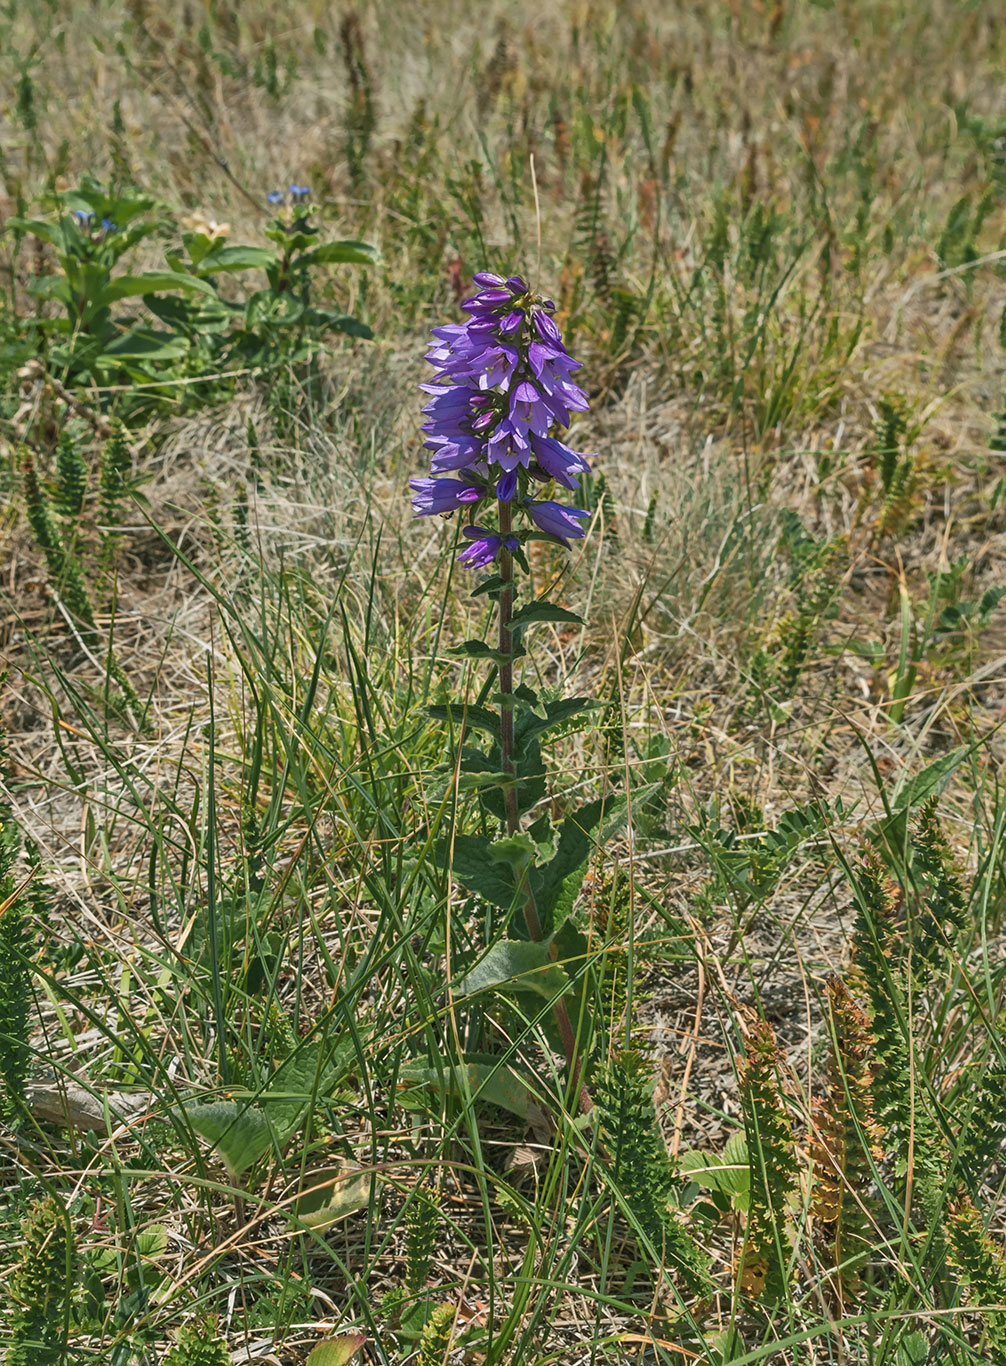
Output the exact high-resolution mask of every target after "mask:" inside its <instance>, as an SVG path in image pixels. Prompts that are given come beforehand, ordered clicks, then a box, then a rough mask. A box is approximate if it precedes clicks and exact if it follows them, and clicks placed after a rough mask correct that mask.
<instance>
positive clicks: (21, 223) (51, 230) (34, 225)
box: [5, 217, 66, 251]
mask: <svg viewBox="0 0 1006 1366" xmlns="http://www.w3.org/2000/svg"><path fill="white" fill-rule="evenodd" d="M5 226H6V227H8V228H14V229H16V230H19V231H21V232H30V233H31V235H32V236H33V237H38V238H39V239H40V240H41V241H43V242H48V243H49V245H50V246H51V247H56V248H57V250H59V251H62V250H63V248H64V246H65V245H66V244H65V243H64V241H63V233H62V231H61V230H60V229H59V228H58V227H56V225H55V224H54V223H46V222H45V221H44V219H41V218H17V217H14V218H8V219H7V222H6V224H5Z"/></svg>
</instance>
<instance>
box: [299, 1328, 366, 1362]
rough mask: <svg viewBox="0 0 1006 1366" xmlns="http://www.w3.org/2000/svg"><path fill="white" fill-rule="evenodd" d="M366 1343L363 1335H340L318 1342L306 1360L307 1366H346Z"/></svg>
mask: <svg viewBox="0 0 1006 1366" xmlns="http://www.w3.org/2000/svg"><path fill="white" fill-rule="evenodd" d="M366 1341H367V1339H366V1337H365V1336H364V1335H363V1333H340V1334H339V1336H338V1337H337V1338H329V1339H328V1340H327V1341H326V1342H319V1343H318V1345H317V1347H315V1349H314V1351H313V1352H311V1353H310V1354H309V1356H308V1358H307V1366H346V1362H347V1361H352V1359H353V1357H355V1356H356V1354H357V1352H358V1351H359V1350H360V1349H361V1347H363V1345H364V1343H365V1342H366Z"/></svg>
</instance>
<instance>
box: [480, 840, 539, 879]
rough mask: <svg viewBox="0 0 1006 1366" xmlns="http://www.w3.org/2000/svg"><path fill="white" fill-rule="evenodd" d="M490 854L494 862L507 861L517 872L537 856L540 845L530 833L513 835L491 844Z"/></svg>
mask: <svg viewBox="0 0 1006 1366" xmlns="http://www.w3.org/2000/svg"><path fill="white" fill-rule="evenodd" d="M488 854H489V857H490V858H491V859H492V861H493V863H506V864H508V865H509V866H510V867H511V868H512V869H513V870H514V873H515V874H517V873H519V872H520V871H521V870H523V869H524V868H526V867H527V865H528V864H529V863H530V862H531V860H532V859H533V858H536V857H537V854H538V846H537V845H536V844H535V842H534V840H533V839H532V838H531V836H530V835H511V836H509V838H507V839H502V840H496V842H495V843H494V844H490V846H489V849H488Z"/></svg>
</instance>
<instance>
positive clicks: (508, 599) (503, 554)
mask: <svg viewBox="0 0 1006 1366" xmlns="http://www.w3.org/2000/svg"><path fill="white" fill-rule="evenodd" d="M511 526H512V522H511V512H510V504H509V503H508V502H501V503H500V505H499V529H500V537H501V538H502V540H503V547H502V549H501V551H500V578H501V579H502V580H503V586H502V587H501V589H500V596H499V653H500V664H499V681H500V753H501V756H502V766H503V772H504V774H505V775H506V777H507V778H508V779H509V780H510V781H509V782H508V783H507V786H506V787H505V788H504V797H503V800H504V807H505V810H506V828H507V834H508V835H516V834H518V833H519V831H520V812H519V810H518V807H517V783H516V766H515V764H514V757H513V744H514V741H513V658H512V654H511V652H512V650H513V633H512V632H511V630H510V618H511V616H512V614H513V555H512V554H511V553H510V551H509V550H508V549H507V548H506V538H507V537H508V536H509V535H510V532H511ZM524 876H525V880H526V877H527V873H526V872H525V874H524ZM524 893H525V895H524V923H525V924H526V925H527V932H528V934H529V935H530V936H531V938H532V939H533V940H534V941H535V943H537V944H540V943H542V941H543V940H544V938H545V936H544V933H543V931H542V927H541V917H540V916H539V915H538V907H537V906H536V905H535V901H534V893H533V892H532V890H531V888H530V886H525V888H524ZM548 953H549V957H550V958H551V959H552V961H553V963H555V962H558V959H559V953H558V950H557V949H556V947H555V944H549V946H548ZM552 1012H553V1014H554V1016H555V1022H556V1025H557V1026H558V1029H559V1036H560V1038H561V1039H562V1048H563V1052H564V1053H565V1055H566V1063H567V1065H568V1067H569V1076H570V1078H571V1080H572V1084H573V1089H574V1090H575V1091H576V1092H577V1093H578V1098H579V1105H580V1109H581V1110H582V1111H583V1112H584V1113H586V1111H588V1110H591V1109H593V1106H594V1102H593V1101H592V1100H591V1098H590V1092H589V1091H588V1090H587V1088H586V1086H584V1085H583V1083H582V1082H581V1080H580V1058H579V1055H578V1052H577V1047H576V1036H575V1034H574V1033H573V1026H572V1024H571V1023H570V1019H569V1012H568V1011H567V1009H566V1003H565V1001H562V1000H557V1001H555V1002H553V1005H552Z"/></svg>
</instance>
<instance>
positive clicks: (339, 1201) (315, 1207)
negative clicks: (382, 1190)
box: [291, 1165, 373, 1232]
mask: <svg viewBox="0 0 1006 1366" xmlns="http://www.w3.org/2000/svg"><path fill="white" fill-rule="evenodd" d="M304 1184H305V1186H306V1190H305V1192H304V1194H303V1195H300V1196H298V1197H297V1200H296V1201H295V1202H294V1205H293V1210H292V1213H291V1221H292V1222H293V1223H296V1224H304V1225H306V1226H307V1227H308V1228H310V1229H314V1230H315V1231H316V1232H322V1231H323V1230H324V1229H327V1228H331V1227H332V1226H333V1224H337V1223H339V1222H340V1221H341V1220H343V1219H348V1218H349V1216H350V1215H351V1214H355V1213H356V1212H357V1211H358V1210H361V1209H366V1208H367V1206H368V1205H369V1204H370V1195H371V1189H372V1186H373V1178H372V1176H371V1173H370V1172H366V1171H359V1170H357V1168H356V1167H355V1165H353V1166H347V1167H329V1168H327V1169H325V1170H324V1171H320V1172H307V1173H306V1175H305V1178H304Z"/></svg>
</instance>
